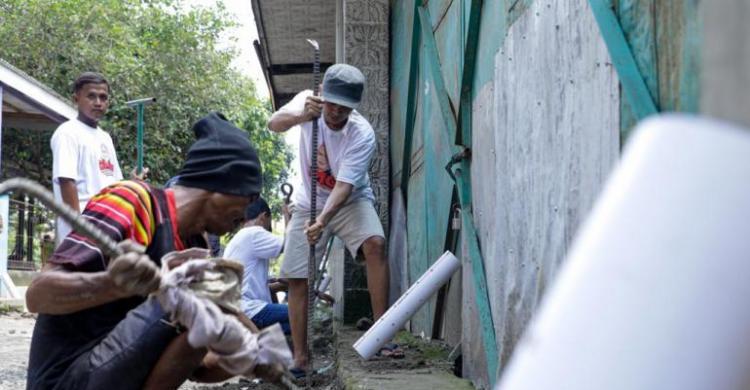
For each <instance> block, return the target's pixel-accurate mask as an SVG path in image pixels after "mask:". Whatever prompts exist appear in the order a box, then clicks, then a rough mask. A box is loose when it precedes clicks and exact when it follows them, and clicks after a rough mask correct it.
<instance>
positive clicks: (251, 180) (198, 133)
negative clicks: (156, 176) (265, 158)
mask: <svg viewBox="0 0 750 390" xmlns="http://www.w3.org/2000/svg"><path fill="white" fill-rule="evenodd" d="M193 132H194V133H195V137H196V138H197V141H195V142H194V143H193V145H192V146H190V149H188V153H187V158H186V159H185V164H184V165H183V166H182V169H181V170H180V172H179V173H178V176H179V179H177V184H178V185H181V186H185V187H194V188H201V189H204V190H208V191H212V192H220V193H223V194H229V195H238V196H246V197H249V196H253V195H258V194H260V190H261V186H262V185H263V179H262V176H261V167H260V160H258V153H256V151H255V148H253V145H252V144H251V143H250V140H249V139H248V135H247V133H246V132H244V131H242V130H240V129H238V128H237V127H235V126H234V125H233V124H231V123H230V122H229V121H227V118H225V117H224V115H222V114H221V113H218V112H212V113H211V114H208V116H206V117H204V118H202V119H200V120H198V122H196V123H195V124H194V125H193Z"/></svg>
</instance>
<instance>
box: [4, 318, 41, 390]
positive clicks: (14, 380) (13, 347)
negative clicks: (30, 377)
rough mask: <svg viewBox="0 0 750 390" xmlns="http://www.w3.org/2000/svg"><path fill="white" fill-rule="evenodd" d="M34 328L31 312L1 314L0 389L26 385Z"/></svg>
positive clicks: (20, 387)
mask: <svg viewBox="0 0 750 390" xmlns="http://www.w3.org/2000/svg"><path fill="white" fill-rule="evenodd" d="M33 330H34V317H33V316H31V315H29V314H21V313H18V312H9V313H5V314H0V359H1V360H0V361H1V363H0V389H3V390H6V389H8V390H11V389H13V390H16V389H23V388H25V387H26V366H27V365H28V362H29V346H30V345H31V332H32V331H33Z"/></svg>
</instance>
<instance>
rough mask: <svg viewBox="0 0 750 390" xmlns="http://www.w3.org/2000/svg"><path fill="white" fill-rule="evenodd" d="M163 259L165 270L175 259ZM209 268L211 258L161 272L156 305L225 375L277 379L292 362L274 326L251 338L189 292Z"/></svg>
mask: <svg viewBox="0 0 750 390" xmlns="http://www.w3.org/2000/svg"><path fill="white" fill-rule="evenodd" d="M175 256H176V255H175ZM164 259H166V261H164ZM164 259H163V262H164V267H166V266H167V263H168V262H169V261H170V260H172V259H173V258H168V257H167V256H165V258H164ZM213 266H214V262H212V261H210V260H205V259H191V260H188V261H186V262H184V263H182V264H181V265H179V266H178V267H176V268H174V269H172V270H169V271H167V270H166V269H164V270H163V272H164V273H163V277H162V284H161V287H160V288H159V292H158V293H157V294H156V297H157V299H158V300H159V303H160V304H161V305H162V307H163V308H164V310H165V311H167V312H169V313H171V315H172V319H173V320H175V321H177V322H179V323H181V324H182V325H184V326H185V327H186V328H187V329H188V331H187V332H188V337H187V341H188V343H189V344H190V345H191V346H192V347H193V348H201V347H207V348H208V349H209V350H211V351H212V352H213V353H215V354H216V355H217V356H218V358H219V360H218V364H219V366H221V367H222V368H223V369H224V370H226V371H227V372H228V373H230V374H233V375H244V376H256V375H261V376H263V377H264V378H265V379H267V380H273V379H274V377H276V379H278V375H279V374H280V373H281V372H283V370H284V369H286V368H289V367H290V366H291V364H292V354H291V351H290V350H289V347H288V346H287V344H286V339H285V338H284V333H283V332H282V331H281V328H280V327H279V326H278V324H277V325H275V326H273V327H269V328H266V329H264V330H262V331H261V332H260V333H258V334H254V333H252V332H250V330H248V329H247V328H246V327H245V326H244V325H243V324H242V323H240V321H239V320H238V319H237V318H235V317H234V316H232V315H229V314H226V313H223V312H222V311H221V309H220V308H219V306H217V305H216V304H215V303H214V302H212V301H211V300H209V299H207V298H205V297H201V296H198V295H196V294H195V293H194V292H193V291H191V290H190V289H189V284H190V282H193V281H198V280H201V277H202V275H203V273H204V272H205V271H206V270H209V269H211V268H213ZM256 368H257V369H258V370H256Z"/></svg>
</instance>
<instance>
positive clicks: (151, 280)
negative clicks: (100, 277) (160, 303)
mask: <svg viewBox="0 0 750 390" xmlns="http://www.w3.org/2000/svg"><path fill="white" fill-rule="evenodd" d="M117 246H118V248H120V250H121V251H122V253H123V254H122V255H120V256H117V257H115V258H114V259H112V260H110V262H109V265H108V266H107V273H109V277H110V278H112V281H113V282H114V284H115V286H117V287H118V288H119V289H120V290H121V291H122V292H123V293H124V294H125V296H128V297H129V296H133V295H141V296H146V295H148V294H149V293H151V292H153V291H155V290H156V289H157V288H159V284H160V276H159V274H160V273H159V267H157V265H156V263H154V262H153V261H152V260H151V258H149V257H148V255H146V254H145V249H146V248H144V247H143V246H142V245H139V244H137V243H135V242H133V241H131V240H125V241H122V242H121V243H119V244H118V245H117Z"/></svg>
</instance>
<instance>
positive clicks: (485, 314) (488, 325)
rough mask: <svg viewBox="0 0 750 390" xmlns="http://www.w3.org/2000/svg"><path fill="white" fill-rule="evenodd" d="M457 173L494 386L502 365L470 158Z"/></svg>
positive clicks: (464, 241) (463, 237) (464, 240)
mask: <svg viewBox="0 0 750 390" xmlns="http://www.w3.org/2000/svg"><path fill="white" fill-rule="evenodd" d="M454 175H455V177H456V184H457V186H458V198H459V202H460V203H461V245H462V247H464V248H466V251H467V254H468V257H469V259H470V260H471V272H472V275H473V282H474V290H475V293H476V294H475V296H474V298H475V303H476V305H477V312H478V314H479V325H480V328H481V329H482V336H483V337H482V341H483V342H484V351H485V356H486V358H487V360H486V363H487V375H488V377H489V381H490V386H494V385H495V381H496V379H497V368H498V366H497V365H498V356H497V347H496V346H497V341H496V340H495V328H494V325H493V319H492V310H491V308H490V301H489V292H488V289H487V279H486V277H485V275H486V273H485V269H484V261H483V260H482V252H481V251H480V250H479V240H478V239H477V231H476V229H475V228H474V221H473V219H474V217H473V213H472V207H471V167H470V162H469V160H463V161H462V162H461V163H460V167H459V168H458V169H456V170H454Z"/></svg>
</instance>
